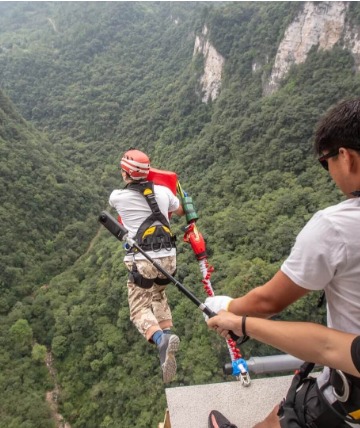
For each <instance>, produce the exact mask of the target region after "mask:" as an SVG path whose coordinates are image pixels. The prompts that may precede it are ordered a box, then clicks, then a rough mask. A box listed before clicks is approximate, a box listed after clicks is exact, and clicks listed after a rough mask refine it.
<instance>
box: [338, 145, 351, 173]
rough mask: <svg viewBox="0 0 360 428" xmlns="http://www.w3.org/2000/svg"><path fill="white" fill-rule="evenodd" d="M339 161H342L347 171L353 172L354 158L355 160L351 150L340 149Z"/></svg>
mask: <svg viewBox="0 0 360 428" xmlns="http://www.w3.org/2000/svg"><path fill="white" fill-rule="evenodd" d="M338 156H339V157H338V159H339V160H340V162H342V164H343V166H344V167H346V169H347V170H348V171H349V172H350V171H351V172H352V169H353V167H354V162H355V160H354V158H353V153H352V150H351V151H350V150H349V149H347V148H345V147H341V148H340V149H339V155H338Z"/></svg>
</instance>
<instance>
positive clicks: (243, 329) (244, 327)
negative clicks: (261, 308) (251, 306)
mask: <svg viewBox="0 0 360 428" xmlns="http://www.w3.org/2000/svg"><path fill="white" fill-rule="evenodd" d="M246 317H247V315H243V317H242V320H241V331H242V335H243V336H244V337H246V336H247V334H246V325H245V323H246Z"/></svg>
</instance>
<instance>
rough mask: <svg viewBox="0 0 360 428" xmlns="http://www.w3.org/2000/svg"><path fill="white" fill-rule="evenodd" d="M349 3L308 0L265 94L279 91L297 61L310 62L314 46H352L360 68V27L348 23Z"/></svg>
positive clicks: (284, 43) (291, 28) (280, 52)
mask: <svg viewBox="0 0 360 428" xmlns="http://www.w3.org/2000/svg"><path fill="white" fill-rule="evenodd" d="M347 10H348V2H327V1H323V2H306V3H304V7H303V10H302V12H300V13H299V15H298V16H297V17H296V19H295V20H294V21H293V22H292V23H291V24H290V25H289V27H288V28H287V30H286V31H285V34H284V38H283V40H282V42H281V43H280V46H279V49H278V52H277V54H276V58H275V63H274V67H273V69H272V72H271V75H270V78H269V79H268V80H267V81H266V82H265V84H264V95H269V94H271V93H273V92H274V91H276V90H277V89H278V87H279V85H280V83H281V80H282V79H283V78H284V77H285V76H286V74H287V73H288V71H289V69H290V67H291V66H292V65H293V64H300V63H302V62H304V61H306V58H307V55H308V53H309V51H310V49H311V48H312V47H313V46H317V47H318V49H324V50H326V49H331V48H333V46H334V45H335V44H336V43H340V44H342V46H343V47H344V48H345V49H349V50H350V51H351V53H352V54H353V56H354V59H355V63H356V67H357V70H359V68H360V34H359V29H356V28H351V27H350V25H349V24H348V23H346V12H347Z"/></svg>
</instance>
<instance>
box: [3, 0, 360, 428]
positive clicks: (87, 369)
mask: <svg viewBox="0 0 360 428" xmlns="http://www.w3.org/2000/svg"><path fill="white" fill-rule="evenodd" d="M321 3H323V4H327V2H321ZM305 9H306V8H305V7H304V3H302V2H299V3H298V2H248V3H246V2H244V3H243V2H235V3H232V2H218V3H217V2H216V3H207V2H199V3H196V2H185V3H182V2H1V3H0V75H1V80H0V85H1V87H0V89H2V90H3V91H4V93H1V94H0V115H1V116H0V150H1V157H0V164H1V176H0V186H1V189H2V192H1V194H0V198H1V208H0V209H1V222H0V224H1V226H0V228H1V236H2V242H1V259H0V265H1V273H0V275H1V276H0V286H1V290H2V293H1V317H2V324H1V325H2V327H1V337H0V339H1V341H2V344H3V346H2V348H1V354H0V355H1V367H2V370H1V372H2V375H1V376H0V383H1V385H0V386H2V388H0V391H1V392H0V395H1V397H0V398H1V400H0V402H1V404H0V413H1V415H2V418H1V419H2V421H1V422H0V427H1V426H4V427H5V426H6V427H14V428H20V427H23V428H25V427H26V428H32V427H34V428H35V427H36V428H41V427H50V426H53V422H52V421H51V417H50V413H49V410H48V408H47V406H46V404H45V402H44V400H42V397H44V391H45V390H46V389H50V388H51V382H50V380H49V378H48V377H47V374H46V370H45V367H44V365H43V364H42V363H41V359H42V358H41V356H42V355H43V352H44V349H45V348H44V346H46V347H47V348H48V350H51V351H52V353H53V355H54V361H55V366H56V369H57V372H58V382H59V384H60V386H61V394H60V397H59V408H60V412H61V413H62V414H63V416H64V417H65V418H66V420H67V421H69V423H70V424H71V427H72V428H79V427H82V428H98V427H111V428H119V427H124V428H127V427H133V426H136V427H139V428H140V427H146V428H148V427H155V426H156V424H157V422H159V415H162V414H163V411H164V409H165V406H166V404H165V396H164V385H163V384H162V382H161V376H160V367H159V362H158V357H157V355H156V351H155V350H154V349H153V348H152V347H151V346H150V345H148V344H147V343H145V341H144V340H142V339H141V337H140V336H139V335H138V333H137V331H136V330H135V328H134V327H133V326H132V325H131V323H130V321H129V319H128V318H129V313H128V307H127V296H126V287H125V281H126V274H125V269H124V267H123V265H122V257H123V249H122V246H121V244H120V243H119V242H118V241H116V240H115V238H113V237H112V236H110V234H109V233H108V232H107V231H106V230H102V229H101V228H100V227H99V225H98V223H97V215H98V213H99V212H100V211H101V210H102V209H106V208H107V200H108V196H109V193H110V192H111V190H112V189H113V188H114V187H117V186H121V185H122V183H121V180H120V175H119V171H118V161H119V158H120V156H121V153H122V152H123V151H124V150H126V149H127V148H128V147H130V146H136V147H138V148H139V149H142V150H144V151H147V152H148V153H149V154H150V155H151V157H152V161H153V166H155V167H158V168H164V169H169V170H175V171H176V172H177V173H178V175H179V177H180V181H181V183H182V186H183V187H184V188H185V190H187V191H188V192H189V193H190V194H191V195H192V196H193V198H194V201H195V203H196V206H197V209H198V213H199V215H200V219H199V221H198V226H199V228H200V230H201V231H202V233H203V234H204V236H205V238H206V239H207V244H208V252H209V255H210V261H211V263H212V264H213V265H214V267H215V272H214V274H213V277H212V282H213V285H214V288H215V291H216V293H217V294H229V295H237V294H241V293H243V292H245V291H247V290H248V289H250V288H252V287H254V286H256V285H258V284H261V283H263V282H264V281H266V280H267V279H269V278H270V277H271V275H272V274H273V273H274V272H275V271H276V270H277V269H278V267H279V266H280V263H281V262H282V260H283V259H284V258H285V257H286V255H287V254H288V252H289V250H290V248H291V245H292V242H293V240H294V237H295V236H296V233H297V232H298V231H299V230H300V228H301V227H302V226H303V225H304V224H305V222H306V221H307V220H308V219H309V218H310V217H311V215H312V214H313V213H314V212H315V211H316V210H317V209H319V208H322V207H325V206H326V205H328V204H330V203H333V202H335V201H339V200H340V199H341V197H342V196H341V195H340V194H339V192H338V191H337V190H336V189H335V187H334V185H333V184H332V183H331V182H330V180H329V177H328V175H327V174H326V173H325V171H324V170H321V168H319V166H318V165H317V162H316V161H315V160H314V157H313V153H312V149H311V143H312V132H313V129H314V126H315V123H316V121H317V119H318V118H319V116H320V114H322V113H323V112H324V111H325V110H326V109H327V108H328V107H329V106H330V105H332V104H333V103H335V102H336V101H338V100H340V99H342V98H345V97H350V96H353V95H356V94H359V93H360V91H359V90H360V79H359V75H358V73H357V66H356V64H357V63H356V55H355V54H354V49H350V48H349V46H348V45H346V43H345V42H344V37H345V36H344V37H342V36H341V37H339V40H338V41H337V42H336V43H334V44H333V45H332V46H331V47H330V48H328V49H322V48H319V46H318V45H314V46H313V47H312V48H311V49H309V50H308V52H307V54H306V57H304V60H303V61H302V62H299V63H294V64H293V65H292V66H291V67H290V68H289V70H288V71H287V73H286V74H285V75H284V76H282V79H281V80H280V82H277V84H278V87H277V88H276V90H275V91H274V92H272V93H271V94H267V95H266V91H265V90H264V88H266V84H265V83H266V82H268V81H269V79H270V76H271V73H272V71H273V67H274V64H275V63H276V58H277V53H278V47H279V46H280V44H281V42H282V41H283V40H284V35H285V34H288V32H287V29H288V28H289V27H290V26H291V24H292V23H293V22H298V21H300V22H301V19H300V18H299V16H301V15H299V14H301V13H303V12H302V11H303V10H305ZM329 10H330V7H329ZM342 10H344V13H345V17H344V28H346V29H347V30H346V31H348V33H346V34H355V33H354V32H356V31H358V30H359V18H358V17H359V16H360V9H359V6H358V3H357V2H354V4H351V5H350V6H349V5H347V4H346V5H345V6H344V8H343V9H342ZM324 13H327V12H326V11H325V12H324ZM297 20H298V21H297ZM347 26H348V27H347ZM205 28H206V29H207V30H206V31H205ZM344 31H345V30H344ZM200 36H201V37H206V39H205V40H204V46H205V45H206V43H209V45H207V46H210V45H211V47H212V49H213V50H212V51H211V52H216V53H217V54H218V55H219V58H220V57H221V58H223V60H224V65H223V68H222V70H221V81H220V83H219V82H218V83H219V87H218V92H217V93H218V95H217V97H216V98H214V99H210V100H209V101H208V102H207V103H205V102H203V94H204V87H203V84H202V82H203V81H204V80H202V76H203V75H204V70H205V69H206V67H207V57H206V56H205V57H204V56H203V55H201V53H199V52H198V53H196V54H194V51H195V49H194V46H195V40H196V38H197V37H200ZM5 94H6V95H5ZM9 98H10V99H11V101H10V99H9ZM14 105H15V106H16V107H14ZM183 226H184V220H183V219H179V220H174V229H175V231H176V232H177V234H178V236H179V238H181V236H182V227H183ZM90 242H91V245H90ZM178 250H179V257H178V260H179V261H178V264H179V266H178V272H177V277H178V279H179V280H180V281H182V282H183V283H184V284H185V285H186V286H187V287H189V288H190V289H191V290H192V291H194V292H195V294H197V295H198V296H199V298H204V297H205V293H204V292H203V290H202V287H201V281H200V279H201V278H200V272H199V269H198V266H197V263H196V261H195V260H194V257H193V255H192V254H191V250H190V248H189V247H188V246H187V244H185V243H183V242H181V239H179V245H178ZM168 295H169V299H170V303H171V306H172V307H173V308H174V310H173V315H174V321H175V325H176V331H177V333H178V334H179V336H180V337H181V341H182V342H181V352H180V354H179V358H178V365H179V370H178V376H177V379H176V381H175V382H174V385H175V386H176V385H191V384H198V383H208V382H215V381H221V380H233V379H229V378H228V377H224V376H223V375H222V369H221V367H222V365H223V363H224V362H227V360H228V353H227V349H226V346H225V344H224V341H222V340H221V339H220V338H218V337H216V336H215V335H213V334H211V333H210V332H208V331H207V329H206V327H205V324H204V322H203V320H202V315H201V313H200V311H197V310H196V308H195V306H194V305H193V304H192V303H191V302H189V301H188V300H187V299H186V298H185V296H183V295H182V294H181V293H180V292H179V291H178V290H177V289H176V288H175V287H174V286H172V285H169V290H168ZM316 299H317V296H316V295H314V296H310V297H306V298H305V299H303V300H302V301H301V302H298V303H296V304H295V305H293V306H292V307H291V308H289V309H288V310H287V311H285V312H284V313H283V314H282V315H281V316H282V317H284V318H288V317H291V318H292V319H312V320H318V321H321V320H322V315H323V311H321V310H315V307H316ZM242 351H243V352H244V354H245V357H250V356H252V355H264V354H269V353H271V352H274V351H273V350H272V349H270V348H268V347H266V346H260V345H259V344H257V343H254V342H253V341H250V342H248V343H247V344H246V345H244V349H242ZM14 391H16V393H14ZM19 402H21V403H24V405H23V406H20V407H21V409H22V411H21V412H18V408H17V403H19ZM30 408H31V409H32V411H31V413H30V410H29V409H30ZM29 415H30V416H29ZM160 419H161V416H160ZM3 421H5V422H3Z"/></svg>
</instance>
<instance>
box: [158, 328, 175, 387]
mask: <svg viewBox="0 0 360 428" xmlns="http://www.w3.org/2000/svg"><path fill="white" fill-rule="evenodd" d="M179 343H180V339H179V338H178V337H177V336H176V334H163V335H162V337H161V341H160V344H159V345H158V348H159V356H160V364H161V369H162V372H163V381H164V383H169V382H171V381H172V379H173V378H174V377H175V375H176V360H175V352H176V351H177V350H178V349H179Z"/></svg>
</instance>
